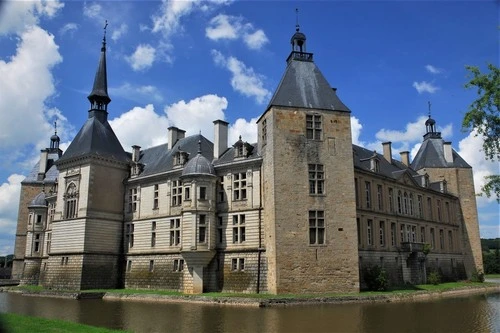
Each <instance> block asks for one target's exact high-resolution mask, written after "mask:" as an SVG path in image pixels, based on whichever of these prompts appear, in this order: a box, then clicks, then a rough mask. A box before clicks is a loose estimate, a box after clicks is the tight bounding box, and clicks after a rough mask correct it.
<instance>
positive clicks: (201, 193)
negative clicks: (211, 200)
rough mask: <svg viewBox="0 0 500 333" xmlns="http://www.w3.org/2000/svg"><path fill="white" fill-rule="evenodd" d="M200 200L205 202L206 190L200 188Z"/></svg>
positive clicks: (203, 187) (202, 187)
mask: <svg viewBox="0 0 500 333" xmlns="http://www.w3.org/2000/svg"><path fill="white" fill-rule="evenodd" d="M200 200H207V188H206V187H205V186H200Z"/></svg>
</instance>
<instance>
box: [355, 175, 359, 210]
mask: <svg viewBox="0 0 500 333" xmlns="http://www.w3.org/2000/svg"><path fill="white" fill-rule="evenodd" d="M354 194H355V196H356V207H359V189H358V178H354Z"/></svg>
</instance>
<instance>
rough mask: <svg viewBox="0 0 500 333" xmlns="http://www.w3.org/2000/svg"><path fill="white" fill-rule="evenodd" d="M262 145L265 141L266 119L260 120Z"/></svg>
mask: <svg viewBox="0 0 500 333" xmlns="http://www.w3.org/2000/svg"><path fill="white" fill-rule="evenodd" d="M261 139H262V145H263V146H264V145H265V144H266V143H267V119H264V120H262V132H261Z"/></svg>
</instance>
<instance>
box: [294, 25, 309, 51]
mask: <svg viewBox="0 0 500 333" xmlns="http://www.w3.org/2000/svg"><path fill="white" fill-rule="evenodd" d="M290 43H291V44H292V51H297V52H305V51H306V35H304V34H303V33H302V32H300V30H299V28H298V27H297V29H296V31H295V33H294V34H293V36H292V38H291V39H290Z"/></svg>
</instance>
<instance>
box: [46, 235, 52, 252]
mask: <svg viewBox="0 0 500 333" xmlns="http://www.w3.org/2000/svg"><path fill="white" fill-rule="evenodd" d="M51 242H52V233H51V232H48V233H47V254H49V253H50V244H51Z"/></svg>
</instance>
